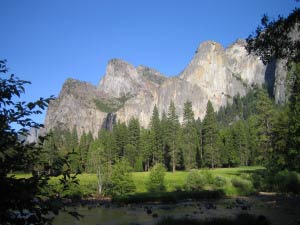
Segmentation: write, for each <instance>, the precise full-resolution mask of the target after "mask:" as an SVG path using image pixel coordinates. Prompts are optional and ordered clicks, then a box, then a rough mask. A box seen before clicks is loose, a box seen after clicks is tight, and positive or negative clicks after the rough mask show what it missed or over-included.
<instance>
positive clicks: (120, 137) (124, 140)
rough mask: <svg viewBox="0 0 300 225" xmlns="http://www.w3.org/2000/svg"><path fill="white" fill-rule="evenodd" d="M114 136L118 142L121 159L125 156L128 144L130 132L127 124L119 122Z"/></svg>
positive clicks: (115, 127)
mask: <svg viewBox="0 0 300 225" xmlns="http://www.w3.org/2000/svg"><path fill="white" fill-rule="evenodd" d="M113 136H114V139H115V141H116V152H117V155H118V156H119V157H123V156H125V146H126V145H127V144H128V130H127V126H126V124H125V123H120V122H118V123H117V124H116V125H115V126H114V127H113Z"/></svg>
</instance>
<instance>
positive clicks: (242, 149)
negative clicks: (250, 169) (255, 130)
mask: <svg viewBox="0 0 300 225" xmlns="http://www.w3.org/2000/svg"><path fill="white" fill-rule="evenodd" d="M233 132H234V143H235V144H234V147H235V149H236V151H237V153H238V155H239V160H238V164H240V165H242V166H248V164H249V155H250V153H249V149H248V141H247V133H246V129H245V125H244V123H243V121H241V120H240V121H238V122H236V123H235V124H234V126H233Z"/></svg>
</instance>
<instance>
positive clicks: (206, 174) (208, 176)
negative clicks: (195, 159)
mask: <svg viewBox="0 0 300 225" xmlns="http://www.w3.org/2000/svg"><path fill="white" fill-rule="evenodd" d="M202 174H203V176H204V179H205V183H206V184H214V180H215V179H214V176H213V175H212V173H211V172H210V171H209V170H208V169H204V170H202Z"/></svg>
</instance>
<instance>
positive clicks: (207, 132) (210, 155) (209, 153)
mask: <svg viewBox="0 0 300 225" xmlns="http://www.w3.org/2000/svg"><path fill="white" fill-rule="evenodd" d="M216 139H217V121H216V117H215V113H214V109H213V106H212V104H211V102H210V101H208V102H207V108H206V115H205V117H204V120H203V142H204V143H203V144H204V158H205V161H206V163H209V164H210V166H211V168H214V167H215V166H217V165H218V163H219V152H218V150H217V148H216Z"/></svg>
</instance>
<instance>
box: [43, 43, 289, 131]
mask: <svg viewBox="0 0 300 225" xmlns="http://www.w3.org/2000/svg"><path fill="white" fill-rule="evenodd" d="M245 44H246V43H245V41H243V40H238V41H236V42H235V43H234V44H232V45H231V46H229V47H228V48H226V49H224V48H223V47H222V46H221V45H220V44H218V43H216V42H213V41H207V42H204V43H202V44H201V45H200V46H199V48H198V49H197V51H196V53H195V55H194V57H193V59H192V60H191V62H190V63H189V65H187V67H186V68H185V69H184V70H183V71H182V72H181V73H180V74H179V75H178V76H176V77H171V78H167V77H166V76H164V75H162V74H161V73H159V72H158V71H156V70H154V69H151V68H148V67H145V66H138V67H134V66H133V65H131V64H129V63H127V62H124V61H122V60H119V59H112V60H110V61H109V62H108V65H107V68H106V73H105V75H104V76H103V78H102V80H101V81H100V82H99V85H98V87H95V86H93V85H91V84H88V83H86V82H81V81H77V80H73V79H68V80H67V81H66V82H65V84H64V85H63V88H62V91H61V93H60V95H59V97H58V98H57V99H56V100H54V101H52V102H51V103H50V105H49V108H48V112H47V116H46V119H45V127H46V130H47V131H49V130H50V129H53V128H55V127H60V128H64V129H72V128H73V127H76V128H77V131H78V133H79V135H80V134H82V133H83V131H85V132H88V131H91V132H92V133H93V135H94V136H96V135H97V133H98V131H99V129H101V128H102V129H111V127H112V125H113V124H114V123H116V121H121V122H123V121H125V122H128V121H129V119H130V118H131V117H137V118H138V119H139V121H140V124H141V125H142V126H144V127H147V126H148V125H149V122H150V118H151V115H152V110H153V107H154V106H155V105H157V107H158V109H159V112H160V113H162V112H163V111H165V112H167V110H168V106H169V104H170V101H173V102H174V103H175V106H176V109H177V113H178V115H179V118H180V120H182V114H183V105H184V103H185V102H186V101H187V100H189V101H191V102H192V104H193V110H194V113H195V117H196V118H198V117H199V118H201V119H203V117H204V116H205V112H206V104H207V101H208V100H210V101H211V102H212V103H213V106H214V109H215V110H218V109H219V107H220V106H223V105H225V104H227V102H231V101H232V97H233V96H235V95H237V94H240V95H241V96H243V95H245V94H246V93H247V91H248V90H249V89H251V88H252V87H253V86H255V85H258V86H260V85H262V84H263V83H264V82H265V80H267V79H269V78H268V77H270V76H271V77H272V76H273V77H275V75H276V73H277V75H276V76H277V77H275V78H274V79H273V89H274V90H275V92H274V94H275V96H276V98H277V99H278V102H280V101H282V98H283V97H282V95H283V93H282V90H284V88H283V87H282V85H283V83H282V82H283V81H282V80H283V79H285V78H282V77H280V76H279V74H282V70H284V68H283V67H282V66H280V64H276V65H275V69H274V70H272V71H273V72H272V73H273V75H272V74H271V75H268V73H271V72H270V70H267V67H266V66H264V65H263V64H262V62H261V61H260V60H259V58H258V57H256V56H253V55H248V53H247V52H246V50H245V48H244V46H245ZM276 71H277V72H276ZM278 71H279V72H278ZM269 80H272V79H269ZM274 85H275V86H274Z"/></svg>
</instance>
